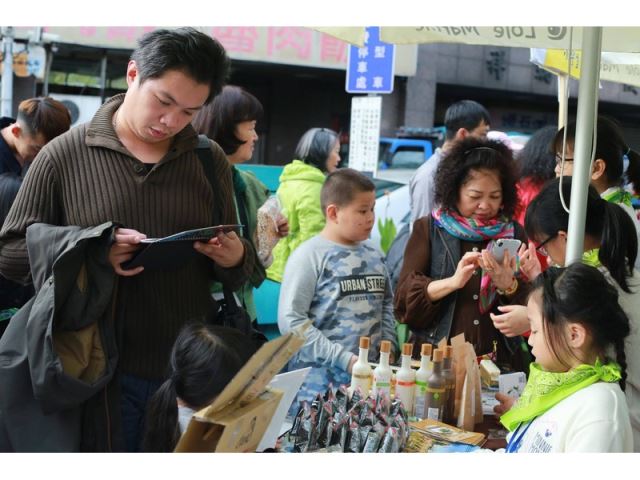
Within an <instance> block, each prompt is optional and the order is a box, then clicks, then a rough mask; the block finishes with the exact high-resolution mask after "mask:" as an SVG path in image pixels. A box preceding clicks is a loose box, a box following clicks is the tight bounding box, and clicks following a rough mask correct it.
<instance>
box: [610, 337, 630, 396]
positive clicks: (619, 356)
mask: <svg viewBox="0 0 640 480" xmlns="http://www.w3.org/2000/svg"><path fill="white" fill-rule="evenodd" d="M613 346H614V347H615V349H616V362H618V365H620V370H621V371H620V373H621V375H622V378H621V379H620V388H621V389H622V390H623V391H624V389H625V388H626V386H627V355H626V354H625V353H624V338H616V339H615V340H614V342H613Z"/></svg>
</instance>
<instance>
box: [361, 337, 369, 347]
mask: <svg viewBox="0 0 640 480" xmlns="http://www.w3.org/2000/svg"><path fill="white" fill-rule="evenodd" d="M360 348H369V337H360Z"/></svg>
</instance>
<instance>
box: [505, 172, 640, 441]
mask: <svg viewBox="0 0 640 480" xmlns="http://www.w3.org/2000/svg"><path fill="white" fill-rule="evenodd" d="M558 184H559V179H556V180H553V181H551V182H550V183H549V184H547V185H546V186H545V187H544V188H543V189H542V191H541V192H540V194H539V195H538V196H537V197H536V198H535V199H534V200H533V201H532V202H531V204H530V205H529V209H528V210H527V216H526V218H525V230H526V232H527V235H528V236H529V238H530V239H531V240H532V242H531V243H530V244H529V247H528V248H527V249H526V250H523V251H521V252H520V253H521V255H520V267H521V268H522V270H523V271H524V272H525V273H526V274H527V275H528V276H529V278H535V277H536V276H538V275H539V274H540V271H541V268H540V264H539V262H538V259H537V257H536V255H535V254H534V252H536V251H538V252H541V253H543V254H545V255H548V256H549V258H550V260H551V262H552V263H554V264H556V265H561V266H562V265H565V261H566V252H567V230H568V228H569V214H568V213H567V211H566V210H565V209H564V208H563V206H562V202H561V200H560V193H559V191H558V186H559V185H558ZM562 192H563V196H564V198H565V201H566V202H567V204H568V206H569V208H571V202H570V199H571V179H569V178H565V179H563V181H562ZM634 233H635V229H634V226H633V222H632V221H631V219H630V218H629V216H628V215H627V214H626V213H625V212H624V211H623V210H622V208H620V207H619V206H618V205H616V204H615V203H611V202H607V201H606V200H604V199H603V198H601V197H600V195H598V193H597V192H596V190H595V188H594V187H592V186H590V187H589V192H588V195H587V212H586V221H585V233H584V253H583V256H582V263H585V264H587V265H591V266H594V267H597V268H598V269H599V270H600V271H601V272H602V273H603V274H604V275H605V277H606V279H607V280H608V281H609V283H610V284H611V285H613V286H614V287H615V288H616V289H617V290H618V295H619V299H618V300H619V302H620V305H621V306H622V308H623V309H624V311H625V312H626V314H627V315H628V317H629V320H630V322H631V334H630V335H629V337H628V338H627V340H626V354H627V357H628V359H629V361H628V364H629V377H628V379H627V382H626V383H627V388H626V390H625V393H626V396H627V403H628V406H629V413H630V416H631V425H632V427H633V435H634V443H635V450H636V451H640V350H638V344H640V275H639V274H638V272H637V270H635V269H634V267H633V265H634V262H635V260H636V252H637V251H638V247H637V239H636V236H635V234H634ZM523 328H528V327H523ZM502 400H503V401H505V402H508V400H507V399H504V398H503V399H502Z"/></svg>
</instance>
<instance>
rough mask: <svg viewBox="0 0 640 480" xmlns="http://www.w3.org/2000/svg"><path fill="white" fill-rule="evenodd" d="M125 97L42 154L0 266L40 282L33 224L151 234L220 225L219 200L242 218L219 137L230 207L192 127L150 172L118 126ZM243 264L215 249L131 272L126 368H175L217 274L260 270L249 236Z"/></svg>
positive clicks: (13, 218)
mask: <svg viewBox="0 0 640 480" xmlns="http://www.w3.org/2000/svg"><path fill="white" fill-rule="evenodd" d="M123 98H124V95H118V96H116V97H113V98H112V99H111V100H109V101H108V102H107V103H105V104H104V105H103V106H102V107H101V108H100V109H99V110H98V112H97V113H96V115H95V116H94V118H93V120H92V121H91V122H90V123H88V124H85V125H81V126H79V127H77V128H74V129H72V130H70V131H69V132H67V133H65V134H63V135H60V136H59V137H57V138H56V139H54V140H53V141H51V142H49V143H48V144H47V145H46V146H45V147H44V148H43V149H42V151H41V152H40V154H39V155H38V156H37V158H36V159H35V161H34V162H33V164H32V166H31V168H30V169H29V172H28V174H27V176H26V178H25V180H24V184H23V185H22V188H21V190H20V192H19V193H18V196H17V198H16V201H15V203H14V205H13V207H12V208H11V210H10V212H9V214H8V216H7V219H6V221H5V224H4V226H3V228H2V231H1V232H0V273H2V275H4V276H5V277H7V278H9V279H11V280H14V281H17V282H21V283H30V281H31V279H30V271H29V262H28V255H27V250H26V244H25V231H26V228H27V226H29V225H30V224H32V223H37V222H42V223H49V224H53V225H77V226H80V227H91V226H95V225H99V224H101V223H103V222H107V221H112V222H117V223H119V224H122V225H123V226H124V227H127V228H133V229H136V230H138V231H139V232H142V233H145V234H146V235H147V236H149V237H163V236H167V235H170V234H173V233H176V232H180V231H183V230H188V229H193V228H199V227H204V226H208V225H211V223H212V208H217V209H221V210H222V215H221V218H222V219H223V221H224V223H228V224H231V223H236V213H235V207H234V203H233V193H232V179H231V167H230V165H229V163H228V161H227V159H226V156H225V154H224V152H223V151H222V149H221V148H220V147H219V146H218V145H217V144H215V143H212V152H213V157H214V165H215V167H214V168H215V178H216V179H217V181H218V183H219V186H220V188H221V189H222V198H228V199H229V201H228V202H226V204H225V205H215V206H214V195H213V191H212V189H211V187H210V184H209V182H208V181H207V178H206V176H205V174H204V171H203V169H202V166H201V163H200V160H199V159H198V157H197V154H196V152H195V147H196V145H197V135H196V133H195V131H194V130H193V128H192V127H191V126H187V127H186V128H185V129H183V130H182V131H181V132H180V133H178V134H177V135H176V137H175V138H174V141H173V144H172V147H171V149H170V150H169V152H168V153H167V155H166V156H165V157H164V158H163V159H162V160H161V161H160V162H159V163H157V164H156V165H155V166H154V167H153V169H152V170H151V171H150V172H148V173H147V170H146V169H145V168H144V165H143V164H142V162H140V161H139V160H137V159H136V158H134V157H133V156H132V154H131V153H129V152H128V150H127V149H126V148H125V147H124V146H123V145H122V143H121V142H120V141H119V139H118V137H117V135H116V133H115V132H114V129H113V126H112V124H111V118H112V115H113V113H114V111H115V110H116V109H117V108H118V106H120V104H121V103H122V101H123ZM243 242H244V243H245V255H244V259H243V262H242V263H241V264H240V265H239V266H238V267H235V268H228V269H225V268H221V267H219V266H218V265H216V264H215V263H214V262H213V261H211V260H210V259H209V258H207V257H206V256H204V255H202V256H198V257H197V260H196V261H193V262H191V263H188V264H187V265H185V266H184V267H183V268H181V269H179V270H176V271H172V272H170V273H168V272H151V271H149V272H143V273H141V274H139V275H136V276H134V277H121V278H120V283H119V287H118V292H119V293H118V298H117V299H116V302H117V304H116V308H117V310H116V311H118V312H121V313H120V314H119V318H118V320H119V321H120V322H122V323H121V324H120V325H121V327H122V332H123V337H122V344H121V351H120V368H121V369H122V371H123V372H125V373H129V374H133V375H137V376H140V377H143V378H148V379H160V378H162V377H163V376H164V374H165V373H166V371H167V364H168V361H169V352H170V350H171V347H172V345H173V342H174V340H175V338H176V336H177V333H178V331H179V329H180V327H181V326H182V325H183V324H184V323H185V322H187V321H188V320H190V319H196V318H201V317H202V316H203V315H205V314H206V313H207V312H208V311H210V310H211V308H212V306H213V305H212V302H213V301H212V299H211V297H210V294H209V285H210V283H211V281H213V280H218V281H221V282H223V283H225V284H226V285H227V286H228V287H230V288H231V289H233V290H235V289H237V288H239V287H240V286H241V285H242V284H243V283H244V282H245V281H246V280H247V279H248V276H249V273H250V272H251V271H252V270H253V264H254V262H255V261H256V260H255V253H254V250H253V248H251V247H250V246H249V245H248V243H247V242H246V241H244V240H243Z"/></svg>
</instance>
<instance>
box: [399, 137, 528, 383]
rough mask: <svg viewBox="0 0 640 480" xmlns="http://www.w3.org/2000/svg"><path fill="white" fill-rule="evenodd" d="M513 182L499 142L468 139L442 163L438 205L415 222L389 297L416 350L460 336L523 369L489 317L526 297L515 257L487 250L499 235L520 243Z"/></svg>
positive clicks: (523, 351)
mask: <svg viewBox="0 0 640 480" xmlns="http://www.w3.org/2000/svg"><path fill="white" fill-rule="evenodd" d="M515 184H516V174H515V163H514V161H513V157H512V153H511V150H509V148H508V147H506V146H505V145H504V144H502V143H501V142H496V141H491V140H479V139H475V138H467V139H464V140H461V141H460V142H457V143H456V144H455V145H454V146H453V147H452V148H451V150H450V151H449V153H448V154H447V156H446V157H445V158H444V159H443V160H442V161H441V163H440V165H439V167H438V171H437V173H436V191H435V199H436V204H438V205H439V207H438V208H436V209H434V210H433V212H432V213H431V215H428V216H426V217H422V218H419V219H418V220H416V221H415V223H414V224H413V230H412V233H411V237H410V238H409V241H408V243H407V247H406V249H405V254H404V262H403V266H402V270H401V273H400V278H399V280H398V288H397V291H396V294H395V298H394V306H395V312H396V317H397V318H398V320H399V321H400V322H401V323H406V324H407V325H409V327H410V328H411V332H412V336H411V340H412V341H413V342H414V345H415V346H416V349H417V352H419V350H420V344H421V343H423V342H428V343H437V342H439V341H440V340H441V339H443V338H450V337H453V336H456V335H458V334H460V333H464V336H465V339H466V340H467V341H469V342H470V343H471V344H472V345H473V346H474V348H475V350H476V353H477V354H478V355H483V354H492V355H493V358H494V359H495V361H496V363H497V364H498V365H499V366H500V367H501V368H502V369H503V370H507V371H508V370H520V371H527V369H526V366H527V364H528V361H527V360H528V358H529V357H528V350H527V347H526V345H524V344H523V343H522V339H521V338H520V337H517V338H516V339H511V340H509V339H506V337H504V336H503V335H502V334H500V332H499V331H498V330H496V328H495V327H494V326H493V323H492V322H491V319H490V317H489V314H490V312H497V307H498V306H499V305H501V304H509V303H514V302H515V303H522V302H524V300H525V298H526V295H527V292H528V287H527V285H526V283H525V282H524V281H523V280H524V279H523V278H521V277H520V276H519V275H518V273H517V272H518V269H517V259H516V258H514V257H512V256H510V255H509V254H508V252H506V253H505V256H504V259H503V260H502V262H498V261H496V259H495V258H494V257H493V256H492V254H491V253H490V250H491V249H492V247H493V244H494V243H495V241H496V240H498V239H503V238H517V239H519V240H522V241H525V236H524V232H523V230H522V227H521V226H520V225H519V224H517V223H516V222H514V221H513V220H512V215H513V212H514V209H515V206H516V202H517V200H516V188H515ZM416 349H414V353H415V352H416Z"/></svg>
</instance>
